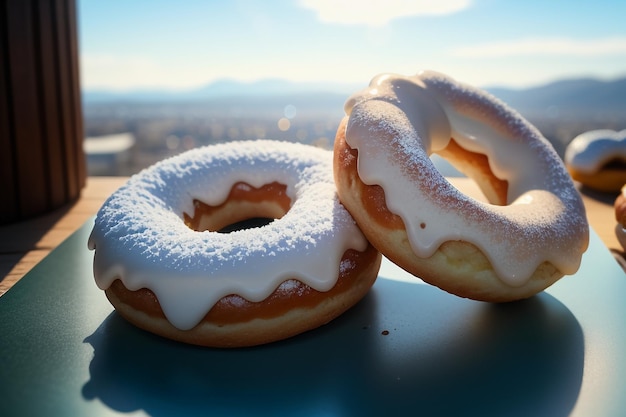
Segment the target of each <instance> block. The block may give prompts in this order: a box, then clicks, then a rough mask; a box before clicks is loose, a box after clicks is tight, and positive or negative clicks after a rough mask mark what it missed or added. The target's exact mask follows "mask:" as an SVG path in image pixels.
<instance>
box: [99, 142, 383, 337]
mask: <svg viewBox="0 0 626 417" xmlns="http://www.w3.org/2000/svg"><path fill="white" fill-rule="evenodd" d="M332 164H333V157H332V152H331V151H329V150H323V149H319V148H315V147H313V146H308V145H303V144H297V143H289V142H280V141H274V140H254V141H244V142H231V143H227V144H218V145H210V146H206V147H203V148H198V149H194V150H191V151H187V152H185V153H182V154H179V155H177V156H174V157H171V158H170V159H166V160H164V161H161V162H159V163H157V164H155V165H153V166H152V167H150V168H147V169H145V170H143V171H141V172H140V173H138V174H136V175H135V176H133V177H131V178H130V179H129V180H128V182H127V183H126V184H125V185H124V186H122V187H121V188H120V189H119V190H117V191H116V192H115V193H113V194H112V195H111V196H110V197H109V199H107V200H106V201H105V203H104V204H103V206H102V207H101V208H100V210H99V211H98V213H97V215H96V218H95V223H94V226H93V230H92V232H91V235H90V237H89V242H88V247H89V248H90V249H92V250H94V251H95V252H94V261H93V272H94V277H95V281H96V284H97V286H98V287H99V288H100V289H102V290H104V291H105V293H106V296H107V298H108V299H109V301H110V302H111V304H112V305H113V306H114V307H115V310H116V311H117V312H118V313H119V314H120V315H121V316H122V317H124V318H125V319H126V320H128V321H129V322H131V323H132V324H134V325H136V326H137V327H140V328H142V329H145V330H148V331H150V332H152V333H155V334H157V335H160V336H164V337H166V338H170V339H174V340H177V341H181V342H185V343H190V344H196V345H202V346H210V347H243V346H254V345H259V344H264V343H270V342H274V341H277V340H281V339H285V338H288V337H291V336H294V335H296V334H299V333H302V332H305V331H307V330H311V329H314V328H316V327H319V326H321V325H323V324H325V323H328V322H329V321H331V320H332V319H334V318H336V317H337V316H339V315H340V314H342V313H343V312H345V311H346V310H348V309H349V308H350V307H352V306H353V305H354V304H356V303H357V302H358V301H359V300H360V299H361V298H363V297H364V296H365V294H366V293H367V292H368V291H369V289H370V288H371V286H372V285H373V283H374V281H375V279H376V277H377V274H378V269H379V267H380V262H381V255H380V253H378V251H376V249H374V247H373V246H372V245H370V244H369V242H368V241H367V240H366V239H365V237H364V235H363V234H362V233H361V231H360V230H359V228H358V226H357V225H356V223H355V221H354V220H353V219H352V217H351V216H350V214H349V213H348V212H347V211H346V210H345V208H344V207H343V206H342V204H341V203H340V202H339V199H338V196H337V193H336V188H335V185H334V180H333V173H332ZM242 222H243V223H242ZM246 222H248V223H249V222H256V223H257V224H246ZM230 226H232V227H231V229H234V230H225V229H227V228H228V227H230Z"/></svg>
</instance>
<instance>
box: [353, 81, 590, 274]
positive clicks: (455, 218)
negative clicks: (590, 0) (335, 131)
mask: <svg viewBox="0 0 626 417" xmlns="http://www.w3.org/2000/svg"><path fill="white" fill-rule="evenodd" d="M345 110H346V113H347V114H348V115H349V116H350V119H349V122H348V126H347V130H346V142H347V143H348V145H350V146H351V147H352V148H356V149H357V150H358V155H359V156H358V168H357V169H358V172H359V177H360V178H361V179H362V181H363V182H364V183H366V184H370V185H373V184H377V185H380V186H382V187H383V189H384V191H385V198H386V203H387V206H388V208H389V210H390V211H391V212H393V213H395V214H397V215H399V216H400V217H401V218H402V220H403V221H404V224H405V225H406V229H407V234H408V236H409V242H410V244H411V247H412V249H413V252H414V253H415V254H416V255H417V256H419V257H429V256H431V255H432V254H433V253H434V252H435V251H436V250H437V249H438V248H439V246H440V245H441V244H442V243H443V242H445V241H448V240H463V241H467V242H471V243H473V244H474V245H476V246H477V247H478V248H480V249H481V250H482V251H483V253H484V254H485V255H486V256H487V258H488V259H489V260H490V262H491V264H492V265H493V267H494V270H495V271H496V274H497V275H498V276H499V277H500V279H502V280H503V281H504V282H506V283H508V284H509V285H513V286H517V285H523V284H524V283H525V282H526V281H527V280H528V279H529V277H530V276H531V275H532V274H533V272H534V271H535V269H536V268H537V266H538V265H539V264H541V263H542V262H544V261H549V262H551V263H553V264H554V265H555V266H556V267H557V268H559V269H560V270H561V271H563V272H564V273H565V274H571V273H574V272H575V271H576V270H577V269H578V267H579V265H580V254H581V253H582V252H583V251H584V250H585V248H586V246H587V243H588V226H587V222H586V216H585V210H584V206H583V204H582V201H581V199H580V196H579V195H578V193H577V191H576V189H575V188H574V185H573V183H572V181H571V178H570V177H569V175H568V174H567V172H566V170H565V167H564V165H563V163H562V161H561V160H560V159H559V157H558V155H557V154H556V152H555V151H554V149H553V148H552V147H551V146H550V145H549V143H548V142H547V140H546V139H545V138H543V136H542V135H541V134H540V133H539V131H537V129H535V128H534V127H533V126H532V125H530V124H529V123H528V122H527V121H525V120H524V119H523V118H522V117H521V116H519V115H518V114H517V113H516V112H514V111H513V110H511V109H510V108H508V107H506V106H505V105H504V104H503V103H501V102H500V101H498V100H497V99H495V98H493V97H492V96H490V95H488V94H487V93H485V92H482V91H480V90H478V89H474V88H472V87H469V86H465V85H461V84H458V83H456V82H455V81H454V80H452V79H450V78H448V77H446V76H444V75H442V74H438V73H435V72H430V71H428V72H422V73H420V74H418V75H416V76H413V77H405V76H401V75H395V74H383V75H380V76H378V77H376V78H374V79H373V80H372V82H371V83H370V87H369V88H368V89H366V90H364V91H362V92H359V93H357V94H355V95H353V96H352V97H350V98H349V99H348V101H347V102H346V106H345ZM451 138H454V140H455V141H456V142H457V143H458V144H459V145H460V146H462V147H463V148H465V149H467V150H470V151H472V152H478V153H482V154H485V155H487V157H488V158H489V163H490V167H491V170H492V172H493V173H494V175H495V176H496V177H498V178H500V179H503V180H506V181H508V184H509V187H508V201H507V205H506V206H498V205H493V204H485V203H482V202H479V201H476V200H474V199H472V198H471V197H469V196H466V195H464V194H463V193H461V192H460V191H459V190H457V189H456V188H455V187H454V186H452V185H451V184H450V183H449V182H448V181H447V180H446V179H445V178H444V177H443V176H442V175H441V173H439V171H437V169H436V168H435V166H434V165H433V164H432V162H431V160H430V155H431V154H432V153H434V152H437V151H438V150H441V149H443V148H445V147H446V146H447V144H448V142H449V141H450V139H451ZM522 173H523V174H522Z"/></svg>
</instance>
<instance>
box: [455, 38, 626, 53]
mask: <svg viewBox="0 0 626 417" xmlns="http://www.w3.org/2000/svg"><path fill="white" fill-rule="evenodd" d="M453 53H454V55H456V56H461V57H475V58H489V57H508V56H521V55H524V56H538V55H552V56H554V55H558V56H575V57H586V56H601V55H626V37H612V38H603V39H588V40H577V39H571V38H528V39H520V40H512V41H501V42H489V43H484V44H480V45H474V46H466V47H463V48H458V49H456V50H454V52H453Z"/></svg>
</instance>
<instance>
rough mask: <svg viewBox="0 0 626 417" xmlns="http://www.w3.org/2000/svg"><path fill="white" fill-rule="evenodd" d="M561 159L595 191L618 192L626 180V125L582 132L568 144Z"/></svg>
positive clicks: (573, 175)
mask: <svg viewBox="0 0 626 417" xmlns="http://www.w3.org/2000/svg"><path fill="white" fill-rule="evenodd" d="M564 159H565V166H566V167H567V170H568V171H569V173H570V175H571V176H572V178H573V179H574V180H576V181H578V182H580V183H581V184H583V185H585V186H587V187H589V188H593V189H595V190H598V191H603V192H617V191H619V190H620V188H622V186H623V185H624V184H626V129H625V130H622V131H620V132H616V131H615V130H610V129H600V130H590V131H588V132H585V133H581V134H580V135H578V136H576V137H575V138H574V139H572V141H571V142H570V143H569V144H568V145H567V148H566V149H565V157H564Z"/></svg>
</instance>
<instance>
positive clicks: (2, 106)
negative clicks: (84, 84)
mask: <svg viewBox="0 0 626 417" xmlns="http://www.w3.org/2000/svg"><path fill="white" fill-rule="evenodd" d="M0 5H1V7H0V224H3V223H8V222H13V221H19V220H24V219H27V218H30V217H33V216H36V215H39V214H43V213H46V212H48V211H51V210H53V209H55V208H58V207H60V206H62V205H63V204H66V203H68V202H70V201H73V200H75V199H77V198H78V197H79V195H80V191H81V189H82V188H83V187H84V185H85V180H86V171H85V155H84V152H83V121H82V108H81V100H80V87H79V72H78V67H79V66H78V40H77V32H78V30H77V20H76V4H75V0H0Z"/></svg>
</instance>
